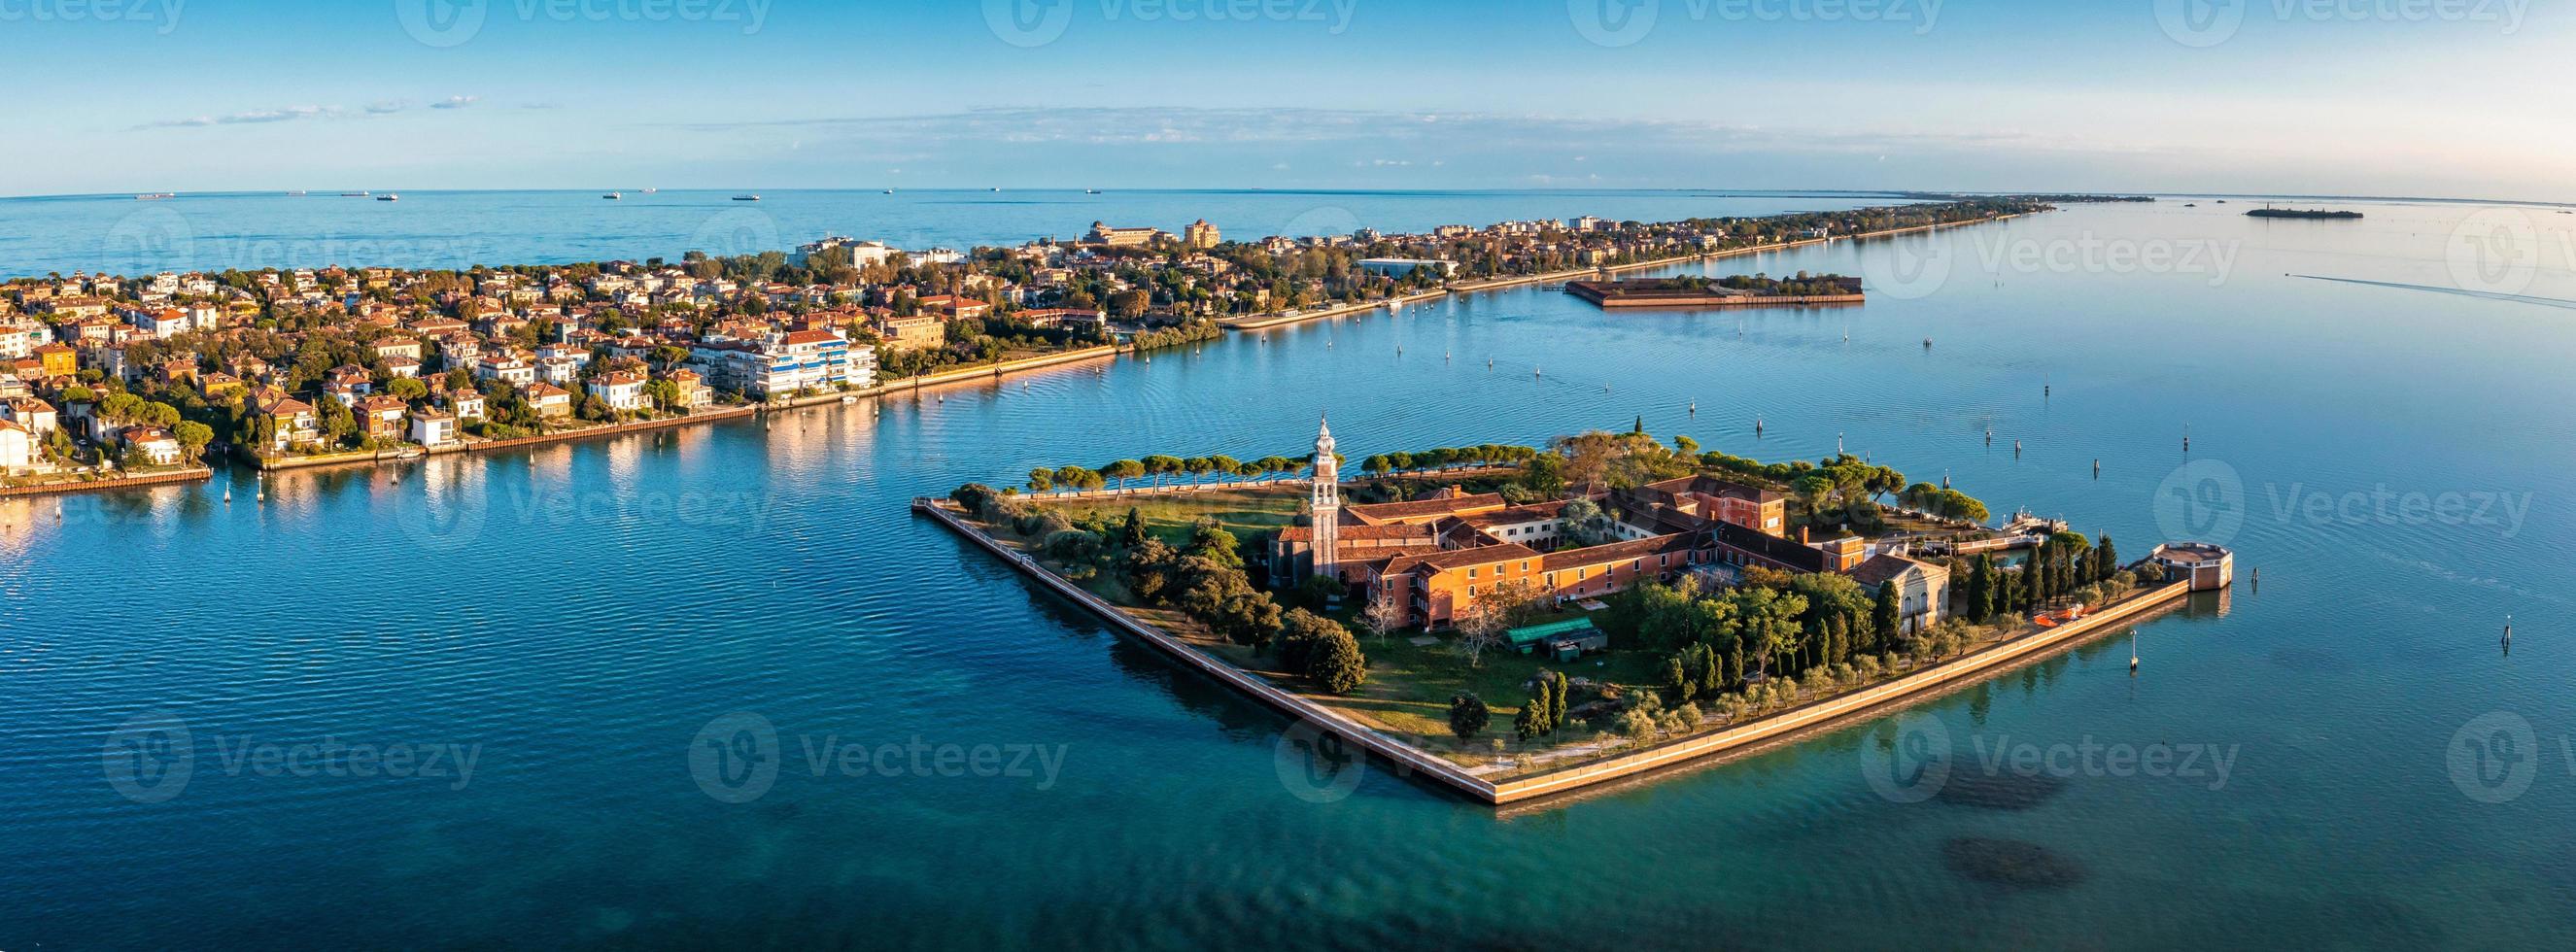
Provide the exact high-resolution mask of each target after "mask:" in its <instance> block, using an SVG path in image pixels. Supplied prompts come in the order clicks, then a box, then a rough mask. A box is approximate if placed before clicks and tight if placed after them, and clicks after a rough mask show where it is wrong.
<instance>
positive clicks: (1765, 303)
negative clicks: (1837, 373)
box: [1565, 271, 1863, 308]
mask: <svg viewBox="0 0 2576 952" xmlns="http://www.w3.org/2000/svg"><path fill="white" fill-rule="evenodd" d="M1565 293H1567V294H1571V295H1574V296H1575V297H1579V298H1582V299H1584V300H1586V301H1590V302H1592V303H1593V304H1595V305H1598V306H1601V307H1605V308H1613V307H1623V308H1634V307H1776V306H1791V307H1806V306H1814V305H1823V304H1859V303H1861V302H1862V300H1863V297H1862V294H1861V286H1860V279H1859V278H1855V277H1848V276H1845V275H1839V274H1808V273H1807V272H1804V271H1800V272H1798V274H1797V275H1796V276H1795V277H1789V278H1774V277H1771V276H1769V275H1763V274H1751V275H1742V274H1738V275H1729V276H1727V277H1723V278H1703V277H1675V278H1625V279H1618V280H1603V281H1569V282H1566V285H1565Z"/></svg>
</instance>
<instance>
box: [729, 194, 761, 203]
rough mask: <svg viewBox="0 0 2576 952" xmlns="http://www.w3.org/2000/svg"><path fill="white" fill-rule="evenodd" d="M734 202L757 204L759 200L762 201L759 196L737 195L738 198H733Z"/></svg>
mask: <svg viewBox="0 0 2576 952" xmlns="http://www.w3.org/2000/svg"><path fill="white" fill-rule="evenodd" d="M733 200H734V201H737V202H756V201H759V200H760V196H758V195H736V196H734V197H733Z"/></svg>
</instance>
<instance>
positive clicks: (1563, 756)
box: [915, 421, 2235, 804]
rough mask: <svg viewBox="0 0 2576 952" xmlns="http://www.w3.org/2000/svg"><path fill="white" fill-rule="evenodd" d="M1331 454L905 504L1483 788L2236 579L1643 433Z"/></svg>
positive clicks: (1132, 462) (2161, 552) (1684, 749)
mask: <svg viewBox="0 0 2576 952" xmlns="http://www.w3.org/2000/svg"><path fill="white" fill-rule="evenodd" d="M1349 462H1350V461H1349V460H1348V459H1347V458H1346V457H1345V456H1344V455H1343V454H1342V453H1341V451H1340V445H1339V441H1338V439H1337V438H1336V437H1335V435H1334V433H1333V431H1332V428H1331V425H1330V423H1329V421H1327V422H1325V423H1322V424H1320V425H1319V426H1318V430H1317V434H1316V438H1315V443H1314V446H1313V451H1312V452H1311V454H1308V455H1307V456H1306V457H1305V458H1304V460H1303V461H1302V465H1301V464H1300V462H1299V461H1289V460H1284V459H1283V458H1281V457H1275V456H1273V457H1262V458H1259V459H1257V460H1255V461H1253V462H1250V463H1238V462H1236V461H1235V460H1234V459H1233V458H1231V457H1223V456H1215V457H1177V456H1170V455H1151V456H1145V457H1140V458H1136V459H1124V460H1116V461H1112V462H1110V463H1107V464H1104V465H1102V466H1100V467H1099V468H1097V469H1091V468H1087V467H1081V466H1068V467H1058V468H1055V469H1040V470H1036V471H1033V472H1032V473H1031V474H1030V476H1029V480H1028V482H1027V483H1026V484H1025V486H1026V489H1027V490H1028V491H1027V492H1025V493H1023V492H1022V491H1021V489H1022V487H1020V486H1011V487H1005V488H1001V489H996V488H994V487H992V486H989V485H985V484H969V485H966V486H962V487H960V488H959V489H958V490H957V491H956V492H954V493H952V494H951V495H950V496H949V497H948V498H947V499H941V500H921V501H918V502H916V504H915V509H916V510H917V511H920V512H923V513H925V514H927V515H929V516H931V517H933V518H935V519H937V520H939V521H941V522H942V523H944V524H947V525H948V526H950V527H951V528H954V529H957V530H958V531H960V532H962V533H965V534H966V535H967V536H968V537H969V538H970V539H973V540H975V541H977V542H979V543H981V544H982V545H984V546H985V547H987V548H989V549H991V550H992V551H994V552H996V553H999V554H1002V555H1004V556H1006V557H1007V558H1009V559H1010V560H1011V562H1012V564H1014V565H1016V566H1017V567H1019V568H1021V569H1022V570H1023V571H1025V572H1027V573H1029V574H1030V575H1031V576H1032V577H1033V578H1036V579H1037V580H1039V581H1040V582H1041V583H1043V584H1045V585H1047V586H1049V587H1053V588H1055V589H1056V590H1057V591H1058V592H1059V593H1061V594H1064V595H1066V596H1067V597H1068V598H1070V599H1072V600H1074V601H1076V602H1077V603H1079V604H1082V605H1084V606H1085V607H1087V608H1090V609H1091V610H1092V611H1094V612H1096V613H1098V614H1100V615H1101V616H1102V617H1103V618H1105V619H1107V620H1109V621H1111V622H1112V623H1113V624H1116V625H1118V626H1119V627H1120V628H1121V629H1122V630H1124V631H1126V632H1127V633H1129V634H1131V635H1133V636H1135V637H1137V638H1138V639H1140V640H1142V641H1145V642H1146V643H1148V644H1151V645H1154V646H1155V647H1157V648H1160V649H1162V650H1163V651H1164V653H1165V654H1166V655H1168V656H1170V657H1172V658H1174V659H1176V660H1178V661H1180V662H1181V663H1183V664H1184V665H1186V666H1190V667H1194V668H1197V669H1198V670H1200V671H1202V672H1203V673H1207V674H1209V675H1211V676H1214V677H1216V678H1217V679H1219V680H1220V681H1225V682H1227V683H1231V684H1234V685H1235V686H1237V687H1239V688H1242V689H1243V690H1245V691H1246V692H1247V693H1249V694H1251V695H1252V696H1253V697H1255V698H1257V699H1260V700H1263V701H1265V702H1268V703H1270V704H1271V705H1272V706H1274V707H1277V708H1279V709H1281V710H1283V711H1286V712H1289V713H1291V714H1292V715H1294V716H1297V717H1299V718H1301V719H1303V720H1305V721H1308V722H1310V723H1315V724H1318V725H1322V726H1323V727H1324V729H1326V730H1329V731H1331V732H1333V733H1335V734H1337V735H1338V736H1341V737H1343V738H1344V739H1345V740H1347V741H1349V742H1351V743H1353V744H1355V745H1357V746H1360V747H1363V748H1366V749H1368V750H1370V751H1372V752H1374V753H1377V754H1380V755H1382V756H1385V757H1387V758H1388V759H1391V760H1394V761H1396V762H1398V763H1400V764H1404V765H1407V766H1408V768H1410V769H1414V770H1417V771H1419V772H1421V773H1423V774H1426V775H1428V776H1430V777H1432V778H1434V779H1437V780H1441V781H1443V782H1446V783H1448V784H1449V785H1450V786H1452V787H1454V788H1456V789H1459V790H1461V791H1463V792H1466V793H1468V794H1469V795H1471V796H1475V797H1478V798H1482V799H1486V800H1488V801H1490V802H1493V803H1497V804H1500V803H1505V802H1510V801H1513V800H1518V799H1525V798H1528V797H1533V796H1542V795H1549V794H1554V793H1562V792H1567V791H1570V790H1572V789H1576V788H1579V787H1583V786H1588V785H1591V784H1595V783H1600V782H1604V781H1607V780H1613V779H1617V778H1620V777H1625V776H1629V775H1633V774H1635V773H1639V772H1643V771H1646V770H1652V769H1659V768H1661V767H1663V766H1669V765H1671V764H1673V763H1678V762H1681V761H1685V760H1689V759H1692V758H1696V757H1701V756H1706V755H1709V754H1715V753H1720V752H1723V751H1726V750H1730V749H1734V748H1737V747H1741V746H1743V745H1745V744H1750V743H1753V742H1756V741H1759V740H1762V739H1765V738H1769V737H1773V736H1777V735H1778V734H1780V733H1783V732H1785V731H1789V730H1795V729H1799V728H1802V727H1805V726H1811V725H1814V724H1818V723H1823V722H1826V721H1829V720H1831V719H1833V718H1837V717H1840V716H1843V715H1845V714H1850V713H1858V712H1860V711H1863V710H1867V709H1870V708H1872V707H1875V706H1877V705H1879V704H1882V703H1886V702H1889V701H1893V700H1895V699H1898V698H1901V697H1904V696H1906V695H1909V694H1911V693H1914V692H1916V691H1921V690H1929V689H1933V688H1937V687H1939V686H1942V685H1945V684H1948V683H1951V681H1952V680H1953V679H1954V678H1957V677H1959V676H1961V675H1964V674H1967V673H1970V672H1975V671H1980V670H1984V669H1987V668H1990V667H1993V666H1996V665H2002V664H2009V663H2013V662H2014V661H2016V660H2017V659H2024V658H2030V657H2035V656H2037V655H2039V654H2040V653H2042V652H2046V651H2049V650H2051V649H2054V648H2058V647H2072V646H2074V645H2076V644H2077V643H2079V642H2080V641H2082V640H2083V639H2086V638H2088V637H2091V636H2093V635H2096V634H2099V633H2101V632H2104V631H2108V630H2111V628H2112V626H2115V625H2121V624H2127V623H2129V622H2132V621H2134V620H2136V619H2138V618H2139V617H2141V616H2143V615H2146V614H2148V613H2153V612H2161V611H2165V610H2168V609H2170V608H2173V607H2175V606H2177V605H2179V604H2181V603H2182V602H2183V600H2184V599H2185V597H2186V596H2188V595H2190V594H2192V593H2199V592H2207V593H2217V596H2218V597H2223V596H2224V593H2225V591H2226V590H2227V589H2228V588H2229V586H2230V585H2231V583H2232V582H2233V578H2234V560H2235V556H2234V554H2233V553H2232V552H2230V551H2228V550H2226V549H2224V548H2221V547H2218V546H2214V545H2208V544H2204V543H2193V542H2169V543H2166V544H2163V545H2159V546H2156V547H2155V548H2154V549H2153V550H2152V551H2150V552H2148V553H2146V554H2145V555H2144V556H2143V557H2140V558H2136V559H2134V560H2124V559H2123V558H2122V556H2121V555H2120V554H2119V550H2118V549H2117V547H2116V546H2115V544H2114V543H2113V542H2112V540H2111V538H2110V537H2109V536H2108V535H2096V536H2087V535H2085V534H2083V533H2081V532H2078V531H2075V530H2074V528H2073V527H2072V526H2070V525H2069V524H2068V523H2067V522H2065V521H2062V520H2056V519H2044V518H2040V517H2036V516H2033V515H2031V514H2029V513H2026V512H2017V513H2013V514H2011V515H2010V516H2008V517H2006V518H2004V519H2002V520H2000V522H1999V523H1998V522H1997V520H1995V518H1994V514H1992V513H1990V512H1989V511H1988V510H1987V508H1986V506H1985V504H1984V503H1983V502H1981V501H1979V500H1977V499H1975V498H1973V497H1970V496H1968V495H1967V494H1965V493H1963V492H1960V491H1959V490H1957V489H1954V488H1952V487H1950V486H1948V485H1947V482H1948V480H1947V479H1944V480H1943V485H1937V486H1936V485H1933V484H1930V483H1923V482H1911V481H1908V480H1907V479H1906V477H1905V476H1904V474H1902V473H1900V472H1898V471H1896V470H1894V469H1891V468H1889V467H1886V466H1881V465H1875V464H1872V463H1870V462H1868V461H1866V460H1863V459H1860V458H1857V457H1853V456H1849V455H1839V454H1838V455H1836V456H1834V457H1832V458H1828V459H1825V460H1821V461H1818V462H1807V461H1793V462H1788V463H1762V462H1759V461H1755V460H1751V459H1746V458H1743V457H1738V456H1733V455H1730V454H1727V453H1724V452H1720V451H1715V450H1703V449H1702V448H1701V447H1700V446H1699V445H1698V444H1697V443H1696V442H1694V441H1692V440H1691V439H1690V438H1688V437H1678V438H1675V439H1674V440H1672V441H1671V442H1669V443H1667V442H1664V441H1661V440H1658V439H1656V438H1655V437H1653V436H1650V435H1648V434H1646V433H1645V432H1644V431H1643V429H1642V426H1640V427H1639V428H1637V429H1633V430H1631V431H1629V432H1625V433H1612V432H1607V431H1593V432H1587V433H1582V434H1575V435H1569V436H1564V437H1559V438H1558V439H1556V440H1554V441H1553V442H1552V443H1551V444H1550V445H1548V446H1546V447H1521V446H1490V445H1489V446H1478V447H1465V448H1435V449H1430V450H1423V451H1418V452H1394V453H1377V454H1372V455H1369V456H1367V457H1364V458H1362V459H1361V460H1359V461H1358V462H1357V467H1358V470H1359V472H1358V474H1357V477H1356V478H1351V477H1350V476H1347V475H1346V474H1345V471H1344V466H1345V465H1346V464H1348V463H1349ZM1211 475H1213V476H1215V477H1217V479H1218V481H1217V482H1206V481H1204V479H1205V477H1207V476H1211ZM1167 477H1169V478H1177V479H1180V480H1184V481H1183V482H1178V483H1173V484H1168V485H1167V484H1165V483H1164V480H1165V479H1166V478H1167ZM1228 477H1233V479H1231V480H1229V479H1228ZM1111 479H1114V480H1116V485H1108V484H1107V483H1106V481H1107V480H1111ZM1140 479H1143V480H1150V482H1149V483H1147V484H1146V485H1144V486H1138V485H1135V483H1136V481H1137V480H1140ZM1059 486H1061V487H1069V488H1061V489H1060V488H1057V487H1059ZM1364 639H1365V640H1364ZM2131 663H2132V665H2134V664H2135V663H2136V662H2135V660H2134V659H2133V660H2132V662H2131ZM1507 707H1508V709H1510V710H1512V711H1513V713H1512V714H1511V715H1510V718H1511V723H1510V726H1509V727H1508V728H1507V729H1506V728H1504V727H1502V726H1501V725H1499V724H1497V723H1495V722H1496V721H1497V720H1498V719H1499V718H1500V717H1502V716H1503V713H1502V712H1504V711H1505V710H1506V709H1507Z"/></svg>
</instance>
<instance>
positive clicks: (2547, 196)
mask: <svg viewBox="0 0 2576 952" xmlns="http://www.w3.org/2000/svg"><path fill="white" fill-rule="evenodd" d="M2571 20H2576V11H2571V10H2569V9H2568V8H2567V6H2566V5H2565V4H2564V3H2562V2H2555V0H2219V2H2212V0H2135V2H2129V0H2114V2H2067V3H2054V2H2050V3H2041V2H2022V0H1572V2H1567V0H1490V2H1476V3H1469V2H1442V0H1417V2H1402V3H1398V2H1390V0H952V2H944V3H937V4H917V5H916V4H892V3H868V2H857V3H854V2H847V0H831V2H823V0H484V2H481V3H455V2H452V0H390V2H388V0H350V2H342V3H322V2H282V0H281V2H250V0H0V29H5V30H6V35H8V36H9V37H10V38H11V40H12V42H11V43H10V44H9V48H10V54H9V56H8V57H6V58H5V62H0V76H5V77H6V78H7V80H8V83H7V88H8V89H9V91H10V95H9V96H7V97H6V105H0V120H5V121H7V122H8V123H9V126H10V127H11V128H12V129H14V130H17V131H18V132H19V133H20V135H19V136H18V137H17V138H18V141H19V142H20V143H24V144H27V145H30V146H32V147H30V148H23V149H22V148H13V149H12V151H13V152H15V153H16V156H15V158H13V159H12V160H11V161H9V162H6V163H0V194H10V195H30V194H60V193H82V192H110V193H114V192H131V191H156V190H171V191H209V190H219V189H285V188H316V189H322V188H361V187H364V188H413V189H429V188H605V187H622V188H637V187H642V186H645V185H656V186H661V187H665V188H683V187H707V188H792V187H860V188H875V187H898V188H902V187H912V188H930V187H983V186H988V185H991V186H1007V187H1041V186H1045V187H1082V186H1094V187H1102V188H1130V187H1183V188H1226V187H1269V188H1353V189H1379V188H1383V189H1404V188H1532V187H1604V188H1613V187H1615V188H1629V187H1640V188H1653V187H1676V188H1845V189H1864V188H1909V189H2024V190H2049V189H2068V190H2114V191H2116V190H2132V191H2228V192H2303V193H2346V194H2375V195H2433V196H2446V197H2482V198H2509V199H2530V200H2551V201H2564V200H2576V179H2571V177H2569V176H2567V175H2566V174H2565V170H2566V164H2567V159H2566V157H2567V156H2569V155H2572V154H2576V123H2571V122H2569V121H2567V118H2566V113H2565V111H2564V107H2563V106H2558V105H2556V102H2557V101H2558V100H2560V99H2561V98H2563V97H2562V96H2561V95H2560V94H2559V92H2558V87H2559V86H2560V85H2561V82H2560V80H2561V77H2562V76H2563V75H2564V70H2563V64H2564V62H2565V53H2566V51H2567V50H2569V49H2576V47H2571V46H2570V45H2569V41H2570V40H2571V39H2576V27H2571V23H2570V21H2571Z"/></svg>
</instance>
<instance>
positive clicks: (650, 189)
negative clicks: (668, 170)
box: [644, 188, 661, 195]
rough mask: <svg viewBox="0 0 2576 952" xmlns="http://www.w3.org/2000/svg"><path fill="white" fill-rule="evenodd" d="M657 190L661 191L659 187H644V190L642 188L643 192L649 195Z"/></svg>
mask: <svg viewBox="0 0 2576 952" xmlns="http://www.w3.org/2000/svg"><path fill="white" fill-rule="evenodd" d="M658 191H661V189H658V188H648V189H645V190H644V194H646V195H651V194H653V193H655V192H658Z"/></svg>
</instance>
